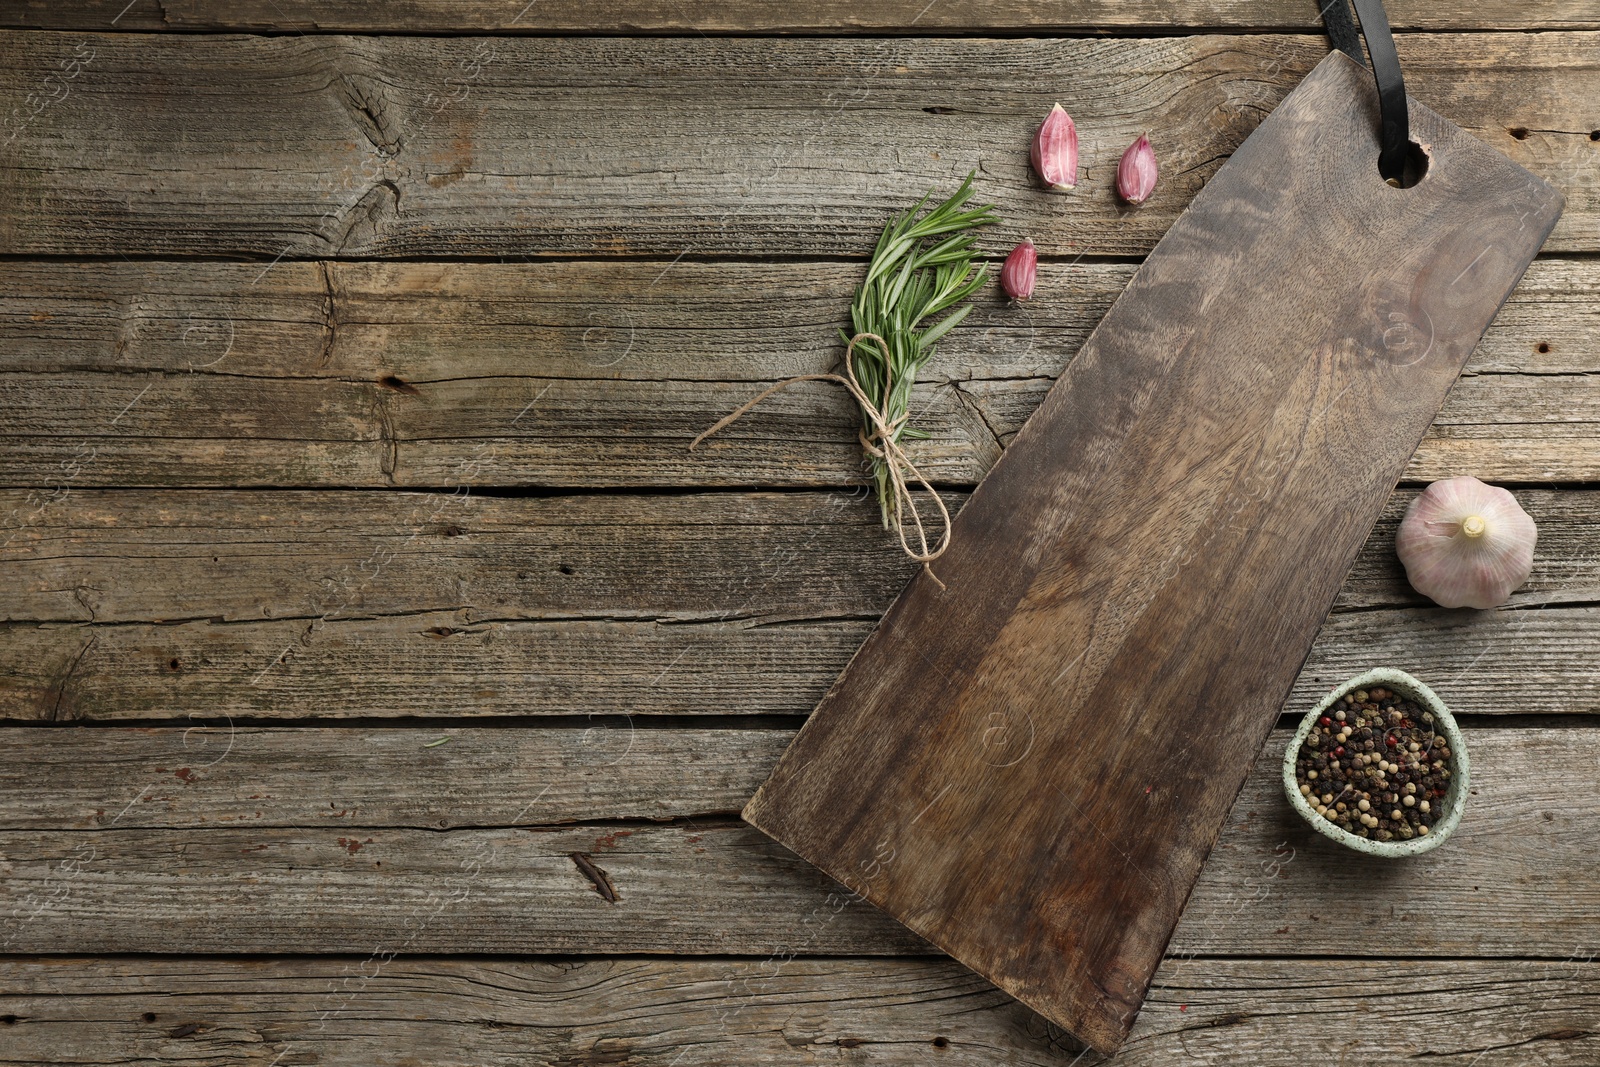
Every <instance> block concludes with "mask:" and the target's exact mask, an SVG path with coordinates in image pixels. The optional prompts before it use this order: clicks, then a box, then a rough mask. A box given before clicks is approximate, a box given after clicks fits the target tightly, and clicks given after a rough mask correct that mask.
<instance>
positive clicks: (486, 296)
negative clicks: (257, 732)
mask: <svg viewBox="0 0 1600 1067" xmlns="http://www.w3.org/2000/svg"><path fill="white" fill-rule="evenodd" d="M1132 271H1133V267H1132V266H1131V265H1129V264H1121V263H1089V262H1083V263H1076V264H1052V263H1047V264H1045V265H1044V266H1043V267H1042V269H1041V271H1040V278H1041V281H1040V288H1039V291H1038V296H1037V297H1036V299H1034V300H1033V301H1031V302H1030V303H1029V304H1028V305H1027V306H1025V307H1023V308H1013V307H1009V306H1007V305H1006V304H1005V302H1004V301H1003V300H1002V299H1001V298H1000V297H999V293H998V290H995V291H993V292H990V293H987V294H985V295H984V296H983V297H982V298H980V299H979V300H978V301H977V303H976V306H975V311H974V313H973V315H972V316H971V317H970V318H969V319H968V321H967V323H966V324H965V325H964V326H963V327H961V328H960V329H958V330H957V331H956V332H955V333H954V334H953V335H952V336H951V337H950V338H949V339H947V340H946V341H944V342H943V343H941V344H940V346H939V349H938V351H937V353H936V355H935V357H934V360H933V362H932V363H931V364H930V365H929V366H928V367H927V368H926V369H925V370H924V372H923V375H922V377H923V381H924V382H925V383H926V384H925V385H924V386H923V387H922V388H920V389H919V390H918V391H917V395H916V398H915V399H916V405H917V412H918V415H917V419H918V424H919V425H921V426H923V427H925V428H926V429H927V430H928V431H929V432H930V433H931V434H932V435H933V436H932V439H931V440H930V441H927V442H922V443H919V444H917V445H915V446H914V447H913V455H914V456H915V458H916V462H917V463H918V464H919V465H920V466H921V467H922V468H923V469H924V470H927V471H928V472H929V473H930V474H931V475H932V476H933V477H935V478H937V479H939V480H940V481H941V482H942V483H945V484H954V485H962V484H972V483H975V482H976V481H977V480H978V479H979V478H981V477H982V476H983V474H985V473H986V472H987V471H988V470H989V468H990V467H991V466H992V465H993V463H994V462H995V460H996V459H998V457H999V455H1000V449H1001V446H1002V445H1003V444H1005V443H1009V441H1010V439H1011V437H1012V435H1013V434H1014V433H1015V432H1016V430H1017V428H1018V427H1020V425H1021V424H1022V422H1023V420H1025V419H1026V418H1027V416H1028V415H1030V414H1031V413H1032V412H1033V410H1034V408H1035V407H1036V406H1037V405H1038V402H1039V400H1040V399H1041V398H1042V397H1043V395H1044V393H1045V391H1046V390H1047V389H1048V388H1049V387H1050V385H1051V384H1052V383H1053V382H1054V381H1055V379H1056V377H1057V376H1058V375H1059V374H1060V373H1061V371H1062V369H1063V368H1064V367H1065V366H1066V365H1067V364H1068V362H1069V361H1070V359H1071V358H1072V356H1073V355H1074V354H1076V352H1077V351H1078V349H1079V348H1080V347H1081V345H1082V343H1083V341H1084V340H1085V339H1086V338H1087V336H1088V333H1089V331H1090V330H1091V329H1092V328H1093V326H1094V324H1095V323H1096V322H1098V321H1099V319H1100V317H1101V316H1102V315H1103V314H1104V313H1105V311H1106V309H1107V308H1108V307H1110V304H1111V301H1112V300H1113V299H1115V297H1116V295H1117V294H1118V293H1119V292H1121V291H1122V288H1123V287H1124V286H1125V285H1126V284H1127V280H1128V278H1129V277H1130V276H1131V274H1132ZM859 274H860V266H859V264H854V263H796V264H764V263H741V264H729V263H699V262H689V261H685V262H682V263H677V264H671V263H670V262H669V261H659V262H623V263H604V262H550V263H537V264H499V263H424V264H418V263H367V262H362V263H342V262H320V263H282V264H279V265H278V266H276V267H275V268H273V269H272V270H271V271H269V272H267V273H266V274H265V275H263V274H262V273H261V267H260V266H258V265H254V264H221V263H205V264H196V263H181V262H180V263H174V262H153V263H137V264H135V263H128V262H124V261H122V260H115V261H111V262H104V263H101V262H87V263H85V262H78V263H69V262H27V261H16V262H8V263H0V352H3V353H4V362H3V365H0V427H3V429H0V480H3V481H4V482H6V483H10V484H16V485H36V486H54V485H58V484H61V483H64V482H70V484H71V485H73V486H77V487H86V486H91V485H158V484H159V485H173V486H177V485H236V484H240V483H246V484H254V485H345V486H349V485H390V484H395V483H398V484H401V485H416V486H428V485H446V486H454V485H458V484H462V483H465V482H470V483H472V484H475V485H527V484H530V483H532V484H544V485H567V486H613V485H752V484H773V485H780V484H781V485H807V486H818V485H827V486H831V485H839V484H844V483H846V482H848V481H850V480H853V479H858V478H859V477H860V466H859V450H858V448H857V447H856V445H855V443H854V442H855V430H854V422H853V420H854V418H855V416H854V412H853V411H852V409H851V407H850V404H849V402H848V400H847V399H846V398H845V397H844V396H843V395H842V393H841V392H840V391H838V390H835V389H831V388H826V387H817V388H814V389H810V390H803V389H797V390H794V391H791V392H788V393H785V394H782V395H781V396H780V397H778V398H775V399H774V400H773V401H771V402H769V405H768V406H765V407H763V408H761V409H758V410H757V411H756V412H754V413H752V414H751V415H750V416H749V417H747V418H746V419H745V420H743V421H741V422H740V423H737V424H735V425H734V426H733V427H730V428H729V429H728V430H727V431H725V432H724V433H723V434H721V435H719V437H717V438H713V439H712V440H711V441H709V442H707V443H706V444H705V445H704V446H702V447H701V448H700V449H698V450H697V451H696V452H694V453H692V454H691V453H689V452H688V451H686V449H685V447H684V446H685V445H686V444H687V442H688V440H690V439H691V438H692V437H693V436H694V435H695V434H696V433H698V432H699V431H700V430H702V429H704V428H705V427H706V426H709V425H710V424H711V423H712V422H714V421H716V420H717V419H718V418H720V417H721V416H722V415H723V414H724V413H726V412H727V411H729V410H731V409H732V408H733V407H735V406H737V405H738V404H740V403H742V402H743V401H744V400H745V399H747V398H748V397H749V396H751V395H753V393H754V392H755V391H756V389H757V388H759V386H760V384H761V383H764V382H771V381H776V380H778V379H781V378H783V377H786V376H789V375H795V374H807V373H815V372H819V371H824V370H827V369H829V368H830V367H832V366H833V365H834V364H835V363H836V361H837V360H838V358H839V348H838V345H837V343H836V338H835V336H834V334H833V330H832V326H833V324H834V323H835V322H836V321H838V320H839V319H840V316H841V315H842V314H843V311H844V309H845V308H847V307H848V304H849V300H850V293H851V289H852V287H853V286H854V284H855V283H856V281H857V279H858V276H859ZM1467 374H1468V378H1467V379H1466V380H1464V381H1462V382H1461V383H1460V384H1459V385H1458V386H1457V388H1456V390H1455V392H1454V394H1453V395H1452V397H1451V399H1450V401H1449V402H1448V403H1447V404H1446V406H1445V408H1444V411H1443V412H1442V414H1441V415H1440V417H1439V419H1438V420H1437V421H1436V423H1435V425H1434V428H1433V430H1432V431H1431V433H1430V435H1429V436H1428V437H1427V438H1426V439H1425V440H1424V442H1423V445H1422V447H1421V449H1420V450H1419V452H1418V454H1417V456H1416V458H1415V459H1414V460H1413V462H1412V464H1411V468H1410V470H1409V472H1408V477H1410V478H1413V479H1418V480H1423V479H1430V480H1431V479H1432V478H1434V477H1440V476H1445V475H1448V474H1454V473H1460V472H1463V471H1470V472H1472V473H1475V474H1478V475H1480V476H1482V477H1486V478H1503V479H1509V480H1513V481H1533V480H1546V479H1548V480H1571V479H1578V480H1596V479H1600V265H1597V264H1596V263H1595V262H1594V261H1591V260H1574V259H1551V260H1543V261H1540V262H1537V263H1535V264H1534V266H1533V269H1532V270H1530V271H1529V274H1528V277H1527V278H1526V279H1525V280H1524V282H1523V284H1522V285H1521V286H1519V287H1518V289H1517V290H1516V291H1515V292H1514V293H1513V294H1512V297H1511V299H1510V301H1509V302H1508V303H1507V305H1506V307H1505V308H1504V309H1503V310H1502V312H1501V314H1500V316H1499V318H1498V319H1497V321H1496V323H1495V324H1494V325H1493V326H1492V327H1491V328H1490V330H1489V332H1488V335H1487V337H1486V338H1485V339H1484V341H1483V343H1482V344H1480V345H1479V347H1478V349H1477V351H1476V352H1475V354H1474V356H1473V359H1472V361H1471V362H1470V363H1469V365H1468V368H1467ZM385 383H388V384H385ZM530 404H532V407H530V406H529V405H530ZM574 440H582V441H583V442H584V446H583V447H582V448H575V447H574V446H573V442H574Z"/></svg>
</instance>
